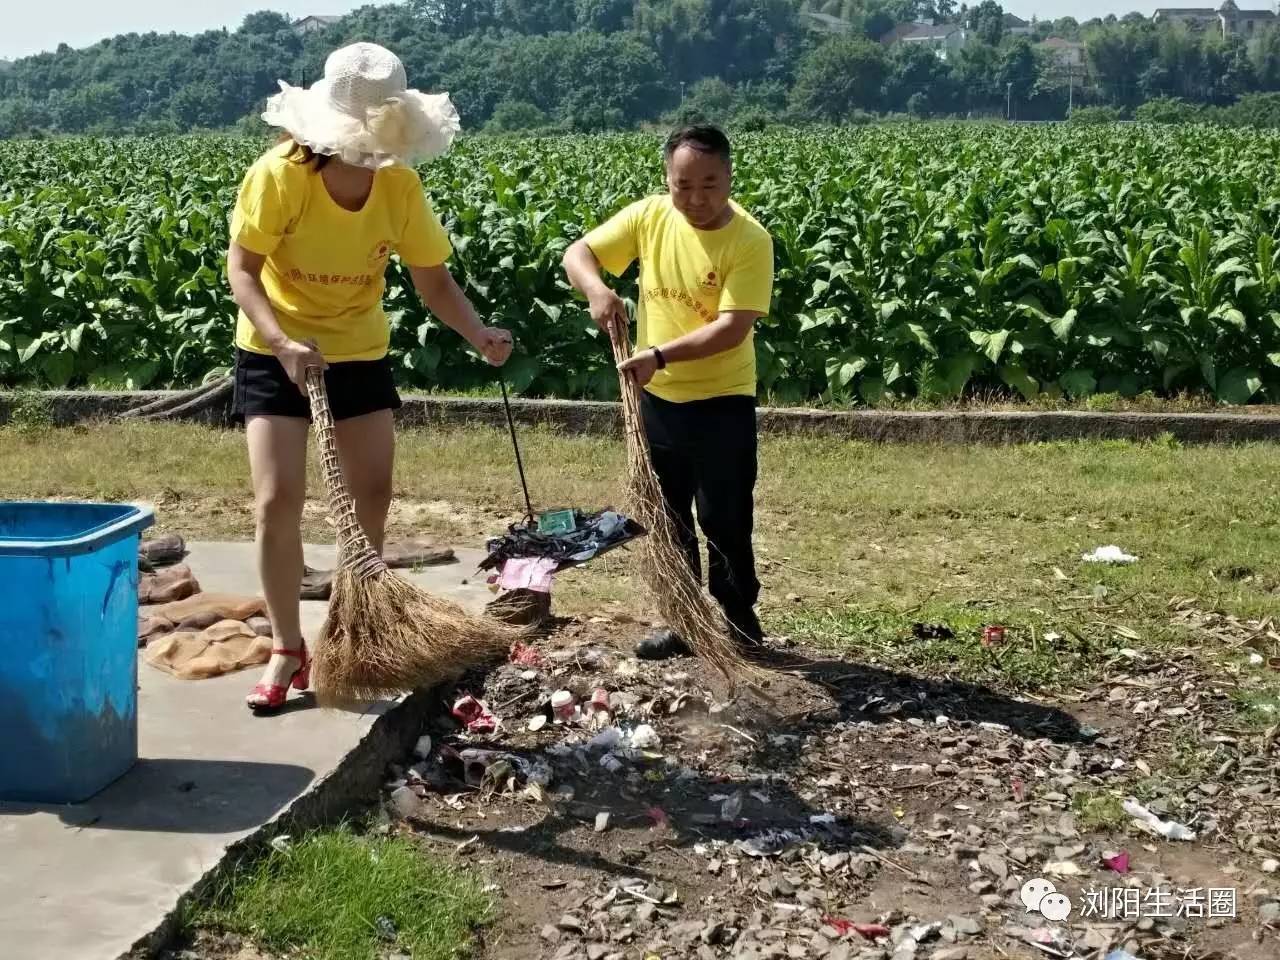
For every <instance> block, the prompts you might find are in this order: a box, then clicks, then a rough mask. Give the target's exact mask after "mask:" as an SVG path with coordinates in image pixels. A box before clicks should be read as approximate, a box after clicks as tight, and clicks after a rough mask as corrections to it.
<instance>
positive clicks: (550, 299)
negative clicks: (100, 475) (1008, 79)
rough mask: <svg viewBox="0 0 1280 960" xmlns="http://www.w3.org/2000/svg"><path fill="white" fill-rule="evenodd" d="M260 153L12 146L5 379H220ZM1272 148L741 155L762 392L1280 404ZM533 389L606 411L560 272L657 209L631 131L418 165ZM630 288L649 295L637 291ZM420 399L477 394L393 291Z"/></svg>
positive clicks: (519, 384) (464, 361)
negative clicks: (637, 214)
mask: <svg viewBox="0 0 1280 960" xmlns="http://www.w3.org/2000/svg"><path fill="white" fill-rule="evenodd" d="M265 145H266V144H265V143H263V142H261V141H254V140H246V139H230V138H224V139H216V138H186V139H165V140H142V139H130V140H62V141H21V142H0V171H2V175H0V385H7V386H26V385H47V386H57V387H62V386H76V387H83V386H93V387H134V388H141V387H162V386H184V385H191V384H194V383H198V382H199V381H200V380H202V379H203V378H205V377H206V376H208V375H210V374H215V373H218V372H220V371H222V370H224V369H225V368H226V366H227V364H228V363H229V362H230V343H231V335H232V328H233V323H232V318H233V316H234V312H235V310H234V305H233V304H232V302H231V299H230V294H229V291H228V289H227V287H226V284H225V281H224V278H223V273H222V270H223V257H224V252H225V248H226V243H227V220H228V217H229V214H230V207H231V203H232V200H233V198H234V195H235V190H236V187H237V185H238V182H239V179H240V177H241V175H242V173H243V171H244V169H245V168H246V166H247V165H248V164H249V163H250V162H252V160H253V159H254V158H255V156H256V155H257V154H258V153H259V152H260V151H261V150H262V149H263V148H264V147H265ZM1278 167H1280V136H1277V135H1275V134H1271V133H1260V132H1249V131H1236V130H1222V129H1214V128H1209V127H1181V128H1177V127H1174V128H1171V127H1161V128H1154V127H1144V126H1138V125H1127V126H1124V127H1118V126H1117V127H1102V128H1087V129H1082V128H1068V127H1065V126H1043V127H1009V126H995V125H991V126H985V125H983V126H977V125H944V124H931V125H915V126H910V125H901V126H893V125H890V126H881V127H872V128H859V129H851V130H844V131H836V132H805V133H799V132H784V133H765V134H757V135H751V136H747V137H742V138H740V139H739V141H738V160H737V196H738V198H739V200H740V201H741V202H742V203H743V204H744V206H746V207H747V208H748V209H750V210H751V211H752V212H753V213H755V215H756V216H758V217H759V218H760V219H761V220H762V222H763V223H764V224H765V225H766V226H767V227H768V228H769V229H770V231H771V232H772V234H773V236H774V239H775V254H776V268H777V283H776V286H775V299H774V307H773V313H772V316H771V317H770V318H769V319H768V320H767V321H766V322H765V323H763V324H762V326H761V328H760V330H759V332H758V335H757V352H758V355H759V359H760V377H761V389H762V391H763V392H764V393H766V394H767V395H769V396H770V397H772V398H776V399H778V400H781V401H783V402H800V401H812V400H818V399H824V400H830V401H838V402H850V401H852V402H862V403H868V404H882V403H886V402H899V401H904V400H917V401H933V400H936V401H946V400H949V399H954V398H957V397H962V396H966V395H972V394H974V393H981V394H983V395H988V396H989V395H991V394H993V393H995V394H998V393H1000V392H1006V393H1008V394H1010V395H1012V396H1017V395H1022V396H1024V397H1028V398H1034V397H1041V398H1045V397H1047V398H1050V399H1053V398H1065V399H1068V400H1079V399H1083V398H1087V397H1088V396H1089V395H1091V394H1094V393H1098V392H1105V393H1116V394H1121V395H1136V394H1139V393H1144V392H1153V393H1156V394H1174V393H1183V392H1189V393H1196V394H1206V395H1209V396H1211V397H1216V398H1217V399H1219V400H1221V401H1223V402H1227V403H1245V402H1249V401H1254V402H1257V401H1264V400H1265V401H1268V402H1276V401H1277V400H1280V249H1278V247H1277V233H1278V231H1280V185H1278V184H1277V178H1276V177H1275V170H1276V169H1277V168H1278ZM422 173H423V177H424V181H425V183H426V188H427V190H428V192H429V193H430V196H431V198H432V201H433V203H434V204H435V206H436V208H437V209H438V210H439V211H440V213H441V215H442V217H443V219H444V220H445V222H446V224H447V226H448V228H449V230H450V232H451V234H452V236H453V239H454V243H455V245H456V248H457V255H456V257H455V259H454V261H453V268H454V270H455V274H456V275H457V276H458V278H459V280H460V281H463V282H465V285H466V288H467V290H468V291H469V293H470V295H471V296H472V298H473V299H474V301H475V302H476V305H477V307H478V308H479V309H480V310H481V312H482V313H483V314H484V315H486V316H487V317H489V318H490V319H492V320H493V321H494V322H496V323H502V324H505V325H509V326H511V327H512V328H513V329H514V330H515V331H516V334H517V340H518V348H517V355H516V357H515V358H514V359H513V361H512V365H511V367H510V368H509V376H510V378H511V380H512V382H513V385H514V386H515V387H516V388H517V389H518V390H520V391H521V392H523V393H525V394H528V395H542V396H564V397H600V398H608V397H611V396H613V395H614V394H615V393H616V390H617V381H616V377H615V375H614V374H613V372H612V370H611V367H610V363H609V361H608V354H607V351H606V350H605V349H604V347H603V344H602V343H600V342H599V341H598V340H597V339H596V336H595V332H594V329H593V328H592V327H591V325H590V323H589V321H588V318H587V316H586V313H585V312H584V311H583V310H582V309H581V307H580V305H579V304H577V303H576V302H575V300H574V298H573V296H572V294H571V292H570V291H569V290H568V289H567V288H566V285H565V283H564V280H563V277H562V274H561V271H560V268H559V260H560V255H561V253H562V251H563V250H564V248H565V247H566V246H567V245H568V243H570V242H571V241H572V240H574V239H575V238H577V237H578V236H579V235H580V234H581V232H582V231H583V230H584V229H585V228H587V227H589V226H591V225H593V224H595V223H596V222H598V221H599V220H600V219H602V218H603V217H605V216H607V215H608V214H610V213H612V212H614V211H615V210H617V209H618V208H620V207H621V206H622V205H623V204H624V203H626V202H627V201H629V200H630V199H633V198H636V197H638V196H641V195H643V194H645V193H647V192H651V191H656V190H659V189H661V185H662V171H661V159H660V152H659V142H658V140H657V139H655V138H652V137H646V136H640V135H625V136H602V137H574V138H558V139H544V140H507V139H486V138H471V139H467V140H465V141H463V142H462V143H460V144H459V146H458V147H457V149H456V150H455V151H454V152H453V153H452V154H451V155H450V156H449V157H448V158H446V159H444V160H441V161H438V162H436V163H433V164H431V165H429V166H426V167H424V168H423V170H422ZM627 286H628V290H630V289H631V288H632V285H631V284H630V283H628V284H627ZM387 305H388V309H389V310H390V311H391V316H392V321H393V325H394V331H393V335H392V344H393V351H394V355H395V359H396V361H397V363H398V365H399V366H400V367H402V371H401V374H400V380H401V383H402V385H404V386H406V387H409V388H430V389H436V390H444V391H455V390H474V389H477V388H483V387H485V386H487V385H488V384H489V383H490V382H491V380H492V372H491V371H490V370H488V369H487V368H486V367H485V366H484V365H483V364H482V363H481V362H480V361H479V360H478V359H475V358H474V357H472V356H471V355H470V354H468V353H467V352H466V351H465V350H464V348H463V346H462V345H461V343H460V341H458V340H457V338H456V337H454V336H453V335H452V334H451V333H450V332H449V331H448V330H447V329H445V328H443V326H442V325H441V324H440V323H438V322H437V321H435V320H434V319H432V318H431V317H429V316H428V315H427V314H426V312H425V311H424V310H423V308H422V307H421V306H420V304H418V302H417V300H416V297H415V296H414V294H413V292H412V290H411V289H410V287H409V286H408V284H407V276H405V275H402V274H401V272H400V269H399V267H398V266H397V267H394V268H393V271H392V276H391V277H390V278H389V289H388V295H387Z"/></svg>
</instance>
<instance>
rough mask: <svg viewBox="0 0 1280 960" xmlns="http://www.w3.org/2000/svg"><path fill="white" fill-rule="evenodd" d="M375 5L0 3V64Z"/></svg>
mask: <svg viewBox="0 0 1280 960" xmlns="http://www.w3.org/2000/svg"><path fill="white" fill-rule="evenodd" d="M371 2H376V0H286V2H284V3H279V2H275V0H0V59H5V60H13V59H16V58H17V57H24V56H28V55H30V54H33V53H40V52H41V51H44V50H53V49H55V48H56V47H57V46H58V44H59V43H68V44H70V45H71V46H73V47H87V46H89V45H91V44H94V43H97V42H98V41H99V40H102V39H103V38H105V37H111V36H114V35H116V34H118V33H148V32H150V31H152V30H154V31H156V32H157V33H199V32H200V31H201V30H213V29H217V28H218V27H232V28H234V27H238V26H239V25H240V22H241V21H242V20H244V17H245V14H247V13H253V12H254V11H255V10H276V11H278V12H280V13H284V14H288V15H289V16H291V17H293V18H294V19H297V18H299V17H305V16H307V15H308V14H313V13H316V14H335V15H336V14H343V13H349V12H350V11H352V10H354V9H356V8H357V7H363V6H367V5H368V4H369V3H371Z"/></svg>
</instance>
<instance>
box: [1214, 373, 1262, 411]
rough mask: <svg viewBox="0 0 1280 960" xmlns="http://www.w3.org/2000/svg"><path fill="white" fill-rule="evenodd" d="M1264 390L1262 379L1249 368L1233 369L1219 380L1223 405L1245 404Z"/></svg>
mask: <svg viewBox="0 0 1280 960" xmlns="http://www.w3.org/2000/svg"><path fill="white" fill-rule="evenodd" d="M1261 389H1262V377H1261V376H1259V375H1258V371H1257V370H1254V369H1252V368H1249V367H1232V368H1231V369H1230V370H1228V371H1227V372H1226V373H1224V374H1223V375H1222V376H1221V377H1219V378H1218V389H1217V395H1218V399H1219V400H1221V401H1222V402H1223V403H1232V404H1243V403H1248V402H1249V401H1250V400H1252V399H1253V395H1254V394H1255V393H1257V392H1258V391H1259V390H1261Z"/></svg>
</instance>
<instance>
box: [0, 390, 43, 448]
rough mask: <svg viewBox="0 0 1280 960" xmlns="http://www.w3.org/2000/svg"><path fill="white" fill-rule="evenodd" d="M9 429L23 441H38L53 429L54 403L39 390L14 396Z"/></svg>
mask: <svg viewBox="0 0 1280 960" xmlns="http://www.w3.org/2000/svg"><path fill="white" fill-rule="evenodd" d="M10 403H11V406H10V408H9V427H10V429H11V430H13V431H14V432H15V433H16V434H17V435H18V436H19V437H20V438H21V439H23V440H28V441H29V440H38V439H42V438H44V437H46V436H47V434H48V433H49V432H50V431H51V430H52V429H53V403H52V401H50V400H49V398H48V397H47V396H46V395H45V394H44V393H43V392H41V391H39V390H18V391H16V392H14V393H13V394H12V397H11V399H10Z"/></svg>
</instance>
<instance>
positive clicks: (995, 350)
mask: <svg viewBox="0 0 1280 960" xmlns="http://www.w3.org/2000/svg"><path fill="white" fill-rule="evenodd" d="M969 339H970V340H971V341H973V345H974V346H975V347H977V348H978V349H979V350H981V351H982V352H983V353H984V354H985V355H986V357H987V359H988V360H990V361H991V362H992V363H999V362H1000V354H1002V353H1004V345H1005V343H1006V341H1008V339H1009V331H1008V330H998V331H996V332H995V333H986V332H984V331H981V330H971V331H969Z"/></svg>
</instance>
